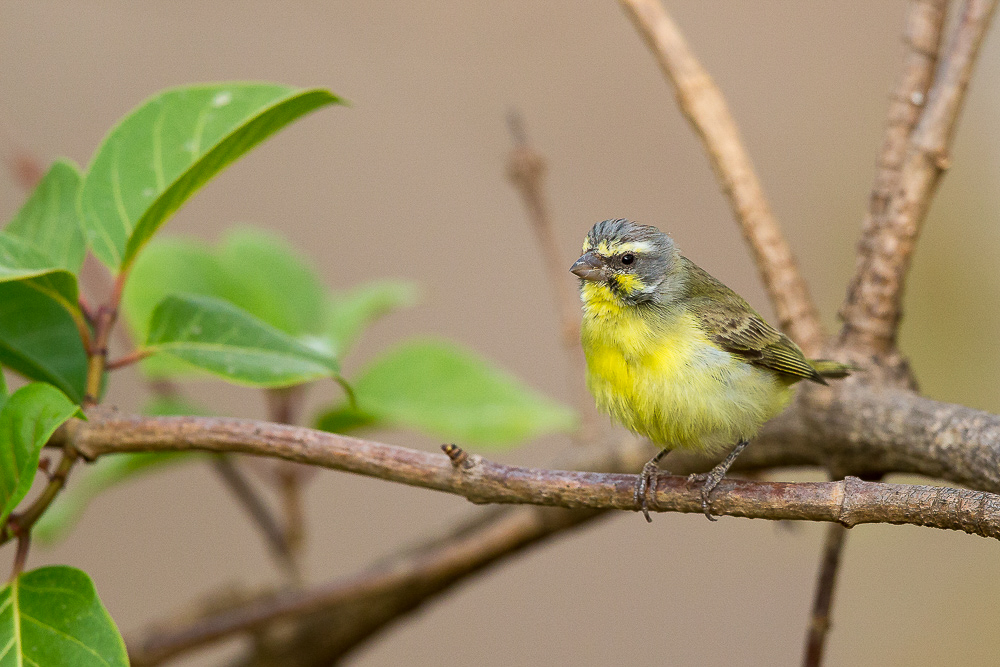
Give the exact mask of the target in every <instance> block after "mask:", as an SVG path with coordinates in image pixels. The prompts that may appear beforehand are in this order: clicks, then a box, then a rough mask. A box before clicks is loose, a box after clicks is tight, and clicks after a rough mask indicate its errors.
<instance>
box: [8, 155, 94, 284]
mask: <svg viewBox="0 0 1000 667" xmlns="http://www.w3.org/2000/svg"><path fill="white" fill-rule="evenodd" d="M80 182H81V176H80V171H79V170H78V169H77V167H76V165H75V164H73V163H72V162H70V161H69V160H57V161H56V162H54V163H53V164H52V166H51V167H50V168H49V171H48V173H46V174H45V176H43V177H42V180H41V181H40V182H39V183H38V185H37V186H36V187H35V190H34V192H32V193H31V196H30V197H29V198H28V201H27V202H25V204H24V206H22V207H21V210H20V211H18V212H17V215H15V216H14V219H13V220H11V221H10V224H9V225H7V228H6V229H5V230H4V231H6V232H7V233H8V234H10V235H11V236H17V237H19V238H22V239H24V240H25V241H27V242H29V243H31V244H33V245H34V246H35V247H36V248H37V249H39V250H40V251H41V252H43V253H44V254H45V255H46V256H47V257H48V259H49V260H50V265H52V266H57V267H59V268H62V269H66V270H67V271H69V272H70V273H72V274H74V275H75V274H78V273H80V266H81V265H82V264H83V258H84V256H85V255H86V254H87V244H86V243H85V242H84V240H83V229H82V228H81V227H80V217H79V214H78V213H77V208H76V202H77V194H78V193H79V190H80Z"/></svg>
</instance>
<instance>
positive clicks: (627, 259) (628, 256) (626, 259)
mask: <svg viewBox="0 0 1000 667" xmlns="http://www.w3.org/2000/svg"><path fill="white" fill-rule="evenodd" d="M634 261H635V255H633V254H632V253H630V252H627V253H625V254H624V255H622V264H631V263H632V262H634Z"/></svg>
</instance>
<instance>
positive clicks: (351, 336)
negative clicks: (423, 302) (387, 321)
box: [324, 280, 417, 358]
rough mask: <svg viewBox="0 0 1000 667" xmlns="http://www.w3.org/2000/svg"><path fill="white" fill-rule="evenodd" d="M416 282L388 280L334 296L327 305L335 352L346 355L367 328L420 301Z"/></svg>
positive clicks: (332, 345) (329, 333) (329, 336)
mask: <svg viewBox="0 0 1000 667" xmlns="http://www.w3.org/2000/svg"><path fill="white" fill-rule="evenodd" d="M416 295H417V289H416V287H415V286H414V285H413V284H412V283H408V282H403V281H393V280H385V281H380V282H375V283H368V284H366V285H361V286H359V287H355V288H354V289H352V290H350V291H347V292H343V293H341V294H337V295H334V296H333V297H331V299H330V300H329V302H328V304H327V308H326V326H325V329H324V330H325V331H326V335H327V337H328V338H329V341H330V344H331V347H332V350H333V353H334V354H336V355H337V356H338V357H339V358H343V357H344V355H345V354H347V351H348V350H349V349H350V348H351V347H352V346H353V345H354V343H355V342H356V341H357V339H358V336H360V335H361V332H362V331H364V329H365V327H367V326H369V325H370V324H372V323H373V322H374V321H375V320H377V319H378V318H380V317H382V316H383V315H386V314H388V313H390V312H392V311H394V310H396V309H398V308H401V307H403V306H410V305H413V303H414V302H415V301H416Z"/></svg>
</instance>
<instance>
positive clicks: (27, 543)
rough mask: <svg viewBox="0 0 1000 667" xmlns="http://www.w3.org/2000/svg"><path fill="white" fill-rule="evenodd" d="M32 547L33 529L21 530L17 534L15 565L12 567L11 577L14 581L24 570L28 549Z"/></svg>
mask: <svg viewBox="0 0 1000 667" xmlns="http://www.w3.org/2000/svg"><path fill="white" fill-rule="evenodd" d="M30 549H31V531H27V530H25V531H21V532H20V533H18V536H17V553H15V554H14V565H13V566H12V567H11V568H10V579H9V580H8V581H14V580H15V579H17V578H18V577H19V576H21V573H22V572H24V566H25V565H26V564H27V562H28V551H29V550H30Z"/></svg>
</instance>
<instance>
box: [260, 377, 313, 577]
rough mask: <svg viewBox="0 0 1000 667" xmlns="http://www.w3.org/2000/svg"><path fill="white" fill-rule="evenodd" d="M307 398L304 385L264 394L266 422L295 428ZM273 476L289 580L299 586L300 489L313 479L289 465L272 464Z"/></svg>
mask: <svg viewBox="0 0 1000 667" xmlns="http://www.w3.org/2000/svg"><path fill="white" fill-rule="evenodd" d="M305 394H306V385H295V386H291V387H283V388H280V389H268V390H266V391H265V392H264V395H265V397H266V398H267V409H268V419H269V420H270V421H272V422H274V423H276V424H294V423H295V422H296V421H297V420H298V416H299V412H300V410H301V409H302V402H303V399H304V398H305ZM272 472H273V475H272V476H270V477H269V479H274V480H275V482H276V483H275V485H274V486H275V489H276V490H277V492H278V497H279V498H280V500H281V509H282V513H283V515H284V530H282V539H283V540H284V542H285V549H286V550H287V553H288V555H289V557H290V562H291V563H292V565H293V568H292V570H291V573H292V575H293V576H292V579H293V581H296V582H301V580H302V573H301V565H300V563H301V560H302V550H303V548H304V546H305V515H304V508H303V505H302V487H303V484H305V482H306V481H308V479H309V478H310V477H311V476H312V475H313V473H314V471H313V470H311V469H310V468H307V467H304V466H301V465H299V464H297V463H290V462H288V461H275V462H274V467H273V470H272Z"/></svg>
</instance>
